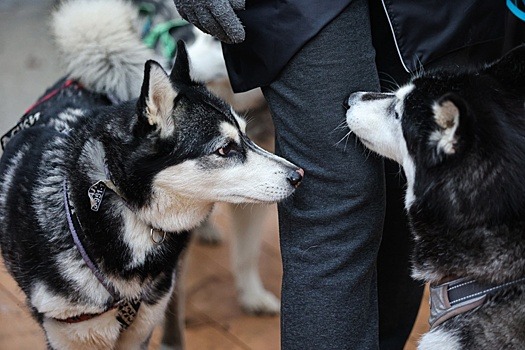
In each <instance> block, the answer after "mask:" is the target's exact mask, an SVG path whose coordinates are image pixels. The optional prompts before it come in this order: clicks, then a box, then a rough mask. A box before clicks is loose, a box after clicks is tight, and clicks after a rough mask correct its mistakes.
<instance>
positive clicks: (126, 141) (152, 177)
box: [105, 42, 304, 229]
mask: <svg viewBox="0 0 525 350" xmlns="http://www.w3.org/2000/svg"><path fill="white" fill-rule="evenodd" d="M189 67H190V66H189V62H188V56H187V53H186V49H185V46H184V43H183V42H179V44H178V53H177V57H176V61H175V66H174V68H173V70H172V72H171V74H170V75H168V74H167V73H166V72H165V71H164V70H163V69H162V67H161V66H160V65H159V64H158V63H156V62H154V61H148V62H147V63H146V66H145V73H144V81H143V84H142V90H141V94H140V97H139V98H138V100H137V102H136V107H135V113H136V115H135V118H134V121H133V122H131V124H130V128H131V129H132V130H131V136H130V135H129V134H125V133H122V132H120V133H118V134H120V135H123V136H121V137H122V139H121V144H117V145H111V144H110V142H105V144H106V145H108V144H109V145H108V146H106V147H109V148H113V149H118V148H119V147H126V148H131V151H130V152H126V153H130V154H129V155H126V156H125V159H122V158H123V157H122V153H123V152H122V151H116V152H112V151H111V149H110V150H109V151H107V152H106V157H108V158H110V157H111V156H112V154H115V155H118V157H119V159H108V166H109V167H110V171H111V173H112V175H113V176H114V177H115V180H116V181H115V182H116V183H117V187H118V188H119V189H121V190H122V192H123V193H124V195H125V197H126V198H127V199H128V201H129V202H130V203H131V204H132V205H134V206H137V207H139V208H149V209H148V210H149V211H151V212H153V211H160V212H169V207H170V206H176V207H179V208H180V207H185V209H186V210H188V211H194V212H199V211H209V207H210V206H211V205H212V204H213V203H214V202H217V201H222V202H230V203H273V202H277V201H280V200H282V199H284V198H286V197H288V196H289V195H291V194H292V193H293V192H294V190H295V188H296V187H297V185H298V184H299V182H300V181H301V179H302V176H303V174H304V173H303V170H302V169H300V168H299V167H297V166H296V165H294V164H292V163H290V162H288V161H286V160H285V159H283V158H280V157H278V156H275V155H273V154H271V153H269V152H267V151H265V150H263V149H261V148H260V147H258V146H257V145H255V144H254V143H253V142H252V141H251V140H250V139H249V138H248V137H247V136H246V134H245V126H246V122H245V121H244V120H243V119H242V118H241V117H239V116H238V115H237V114H236V113H235V112H234V111H233V110H232V108H231V107H230V106H228V105H227V104H226V103H224V102H223V101H221V100H220V99H218V98H217V97H215V96H214V95H212V94H211V93H209V92H208V90H207V89H206V88H205V87H204V85H202V84H200V83H197V82H194V81H193V80H192V79H191V78H190V70H189ZM108 128H109V129H114V127H112V126H108ZM111 134H115V131H112V132H111ZM199 214H200V213H199ZM152 215H153V214H152ZM159 215H160V214H159ZM150 216H151V215H150ZM201 219H202V218H201ZM166 229H169V228H168V227H166Z"/></svg>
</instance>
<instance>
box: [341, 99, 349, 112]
mask: <svg viewBox="0 0 525 350" xmlns="http://www.w3.org/2000/svg"><path fill="white" fill-rule="evenodd" d="M349 99H350V97H347V98H345V100H344V101H343V107H345V109H346V110H348V109H349V108H350V105H349V104H348V100H349Z"/></svg>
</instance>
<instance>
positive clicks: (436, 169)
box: [346, 46, 525, 208]
mask: <svg viewBox="0 0 525 350" xmlns="http://www.w3.org/2000/svg"><path fill="white" fill-rule="evenodd" d="M524 91H525V46H521V47H519V48H517V49H515V50H513V51H512V52H510V53H509V54H507V55H506V56H505V57H503V58H502V59H501V60H499V61H498V62H495V63H494V64H492V65H489V66H487V67H484V68H483V69H481V70H478V71H471V72H464V73H460V74H450V73H446V72H434V73H430V74H424V75H421V76H419V77H415V78H414V79H412V81H411V82H410V83H409V84H407V85H405V86H403V87H401V88H399V89H398V90H397V91H395V92H394V93H371V92H356V93H353V94H351V95H350V97H349V99H348V108H349V109H348V111H347V115H346V117H347V123H348V126H349V127H350V129H351V131H352V132H354V133H355V134H356V135H357V136H358V137H359V138H360V140H361V141H362V142H363V144H364V145H365V146H367V147H368V148H369V149H371V150H372V151H375V152H377V153H379V154H380V155H382V156H385V157H388V158H391V159H393V160H395V161H396V162H398V163H399V164H401V165H402V166H403V168H404V171H405V174H406V176H407V180H408V191H407V197H406V206H407V208H408V207H410V205H411V203H412V202H413V200H414V198H415V197H414V196H417V193H416V194H415V193H414V190H415V191H416V192H417V191H418V189H417V188H416V189H415V188H414V183H415V181H416V178H417V183H418V185H417V186H419V185H421V186H420V187H421V191H424V190H425V188H428V186H429V185H431V184H435V183H436V182H441V181H445V180H443V179H445V178H447V179H450V177H451V174H452V173H453V174H454V175H452V176H453V177H456V180H458V182H459V181H460V180H459V178H460V177H462V172H471V171H473V169H476V167H480V166H483V165H485V166H487V167H490V166H491V165H489V163H488V162H491V161H493V159H495V158H498V157H501V145H502V143H506V142H509V141H510V139H511V138H514V140H513V141H516V138H517V137H518V136H516V135H513V134H515V131H516V129H515V128H514V129H513V126H511V125H514V126H515V127H516V128H518V129H519V130H520V131H519V132H525V128H523V125H522V124H523V122H524V121H523V119H522V120H517V119H516V116H520V117H524V115H523V108H524V107H523V102H524ZM523 135H524V134H522V136H521V137H523ZM478 170H479V169H478ZM445 172H446V176H445ZM441 183H442V184H443V182H441ZM417 186H416V187H417Z"/></svg>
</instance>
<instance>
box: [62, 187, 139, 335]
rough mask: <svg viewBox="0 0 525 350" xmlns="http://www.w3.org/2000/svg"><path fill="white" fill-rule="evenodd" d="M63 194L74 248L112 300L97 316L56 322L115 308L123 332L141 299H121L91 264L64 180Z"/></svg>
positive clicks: (134, 315)
mask: <svg viewBox="0 0 525 350" xmlns="http://www.w3.org/2000/svg"><path fill="white" fill-rule="evenodd" d="M63 192H64V208H65V211H66V217H67V222H68V225H69V231H70V233H71V236H72V237H73V242H74V243H75V246H76V247H77V249H78V251H79V252H80V255H81V256H82V259H83V260H84V262H85V263H86V265H87V266H88V267H89V269H90V270H91V271H92V272H93V274H94V275H95V277H96V278H97V279H98V280H99V282H100V283H101V284H102V286H104V288H105V289H106V290H107V292H108V293H109V295H111V298H112V299H113V304H112V305H111V306H110V307H109V308H108V309H106V310H105V311H103V312H101V313H98V314H82V315H78V316H74V317H69V318H66V319H58V320H59V321H61V322H66V323H78V322H82V321H87V320H90V319H92V318H94V317H97V316H100V315H102V314H103V313H105V312H108V311H109V310H112V309H115V308H116V309H117V316H116V318H117V321H118V322H119V323H120V325H121V331H122V330H125V329H127V328H128V327H129V326H130V325H131V324H132V323H133V321H134V320H135V317H136V316H137V313H138V311H139V308H140V304H141V302H142V298H141V297H137V298H131V299H130V298H124V299H122V298H121V297H120V295H119V293H118V291H117V290H116V289H115V287H114V286H113V285H112V284H111V283H110V282H109V281H108V279H107V278H105V277H104V274H103V273H102V271H100V269H99V268H98V267H97V265H96V264H95V263H94V262H93V260H91V258H90V257H89V255H88V253H87V251H86V249H85V248H84V246H83V245H82V242H81V240H80V237H79V235H78V232H82V226H81V225H80V222H79V220H78V217H77V215H76V214H75V212H74V210H73V209H72V206H71V205H70V202H69V196H68V187H67V181H66V180H64V183H63Z"/></svg>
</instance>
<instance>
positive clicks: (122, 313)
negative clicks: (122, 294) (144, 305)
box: [117, 298, 141, 330]
mask: <svg viewBox="0 0 525 350" xmlns="http://www.w3.org/2000/svg"><path fill="white" fill-rule="evenodd" d="M140 304H141V299H140V298H135V299H123V300H121V301H119V303H118V312H117V321H119V323H120V325H121V326H122V329H123V330H124V329H127V328H128V327H129V326H131V324H132V323H133V321H134V320H135V317H136V316H137V313H138V312H139V308H140Z"/></svg>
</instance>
